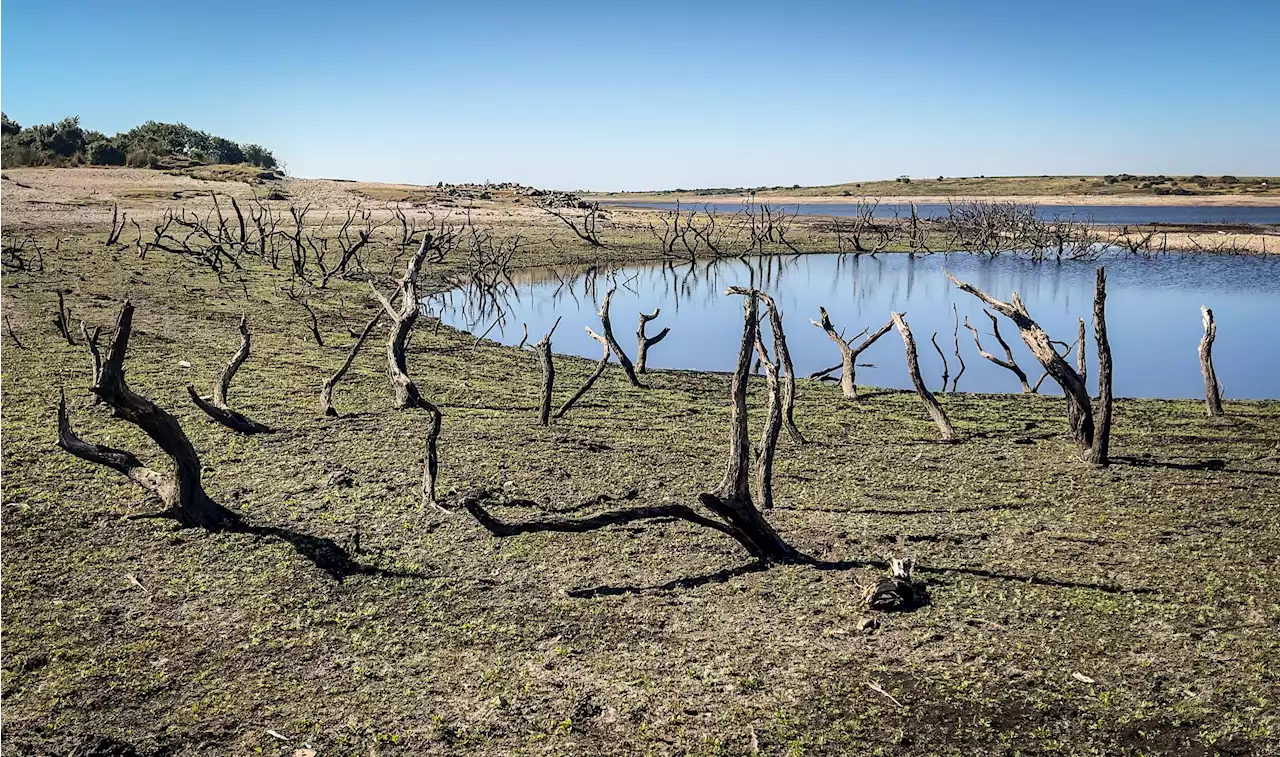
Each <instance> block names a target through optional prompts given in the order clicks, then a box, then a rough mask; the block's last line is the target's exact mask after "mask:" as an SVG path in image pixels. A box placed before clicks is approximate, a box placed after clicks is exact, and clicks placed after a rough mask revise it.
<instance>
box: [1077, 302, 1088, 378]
mask: <svg viewBox="0 0 1280 757" xmlns="http://www.w3.org/2000/svg"><path fill="white" fill-rule="evenodd" d="M1085 338H1086V337H1085V331H1084V319H1083V318H1081V319H1080V325H1079V327H1078V328H1077V329H1076V344H1079V345H1080V349H1078V350H1076V373H1079V374H1080V383H1082V384H1084V385H1085V386H1088V385H1089V365H1088V360H1086V359H1085V354H1084V345H1085V344H1086V342H1085Z"/></svg>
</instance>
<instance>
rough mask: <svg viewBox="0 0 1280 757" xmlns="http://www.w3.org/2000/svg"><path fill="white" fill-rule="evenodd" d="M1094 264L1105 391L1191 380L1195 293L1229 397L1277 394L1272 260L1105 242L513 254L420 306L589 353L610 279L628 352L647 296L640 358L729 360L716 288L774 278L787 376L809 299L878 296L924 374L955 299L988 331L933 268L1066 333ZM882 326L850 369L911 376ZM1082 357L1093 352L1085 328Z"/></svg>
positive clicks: (977, 374) (988, 371)
mask: <svg viewBox="0 0 1280 757" xmlns="http://www.w3.org/2000/svg"><path fill="white" fill-rule="evenodd" d="M1097 265H1106V266H1107V272H1108V287H1107V289H1108V296H1107V323H1108V328H1109V335H1110V337H1111V344H1112V350H1113V352H1114V355H1115V365H1116V373H1115V390H1116V393H1117V395H1120V396H1129V397H1199V396H1201V395H1202V393H1203V382H1202V379H1201V377H1200V366H1199V361H1198V358H1197V356H1196V347H1197V344H1198V343H1199V339H1200V334H1201V325H1200V311H1199V308H1200V305H1202V304H1203V305H1208V306H1210V307H1212V308H1213V309H1214V313H1215V314H1216V316H1217V318H1218V323H1219V328H1218V339H1217V342H1216V343H1215V345H1214V361H1215V364H1216V365H1217V368H1218V374H1219V377H1220V378H1221V379H1222V382H1223V384H1224V386H1225V389H1226V396H1227V397H1228V398H1236V399H1244V398H1280V378H1277V376H1280V344H1278V343H1277V340H1276V339H1275V338H1274V337H1273V336H1272V335H1271V331H1270V329H1271V328H1272V327H1273V325H1274V324H1275V323H1277V322H1278V321H1280V259H1275V258H1263V257H1238V256H1210V255H1169V256H1164V257H1161V258H1158V259H1144V258H1140V257H1135V256H1121V255H1108V256H1106V257H1104V258H1103V259H1102V260H1100V261H1098V262H1096V263H1094V262H1079V261H1075V262H1063V263H1035V262H1032V261H1029V260H1025V259H1019V258H1016V257H1012V256H1003V257H999V258H994V259H992V258H986V257H981V256H976V255H969V254H963V253H956V254H950V255H946V254H938V255H925V256H908V255H901V254H898V255H882V256H876V257H870V256H865V255H863V256H857V255H826V254H824V255H786V256H764V257H757V258H749V259H746V260H740V259H722V260H712V261H697V262H695V263H689V262H682V263H676V262H671V261H666V262H662V263H652V264H648V265H636V266H629V267H626V268H611V267H603V266H599V265H592V266H568V267H557V268H543V269H524V270H520V271H517V272H514V273H512V274H511V275H510V276H509V277H504V278H503V280H501V281H490V282H485V283H483V284H480V283H477V282H459V288H458V289H456V290H454V291H452V292H449V293H447V294H445V295H442V296H441V297H439V298H436V299H433V300H432V301H430V302H428V303H427V306H428V308H429V309H431V310H433V311H435V312H440V313H441V314H442V315H443V318H444V320H445V322H446V323H449V324H450V325H453V326H456V327H458V328H462V329H466V330H468V331H472V332H474V333H477V334H478V333H481V332H483V331H484V330H485V329H487V328H488V327H489V326H490V325H492V324H494V323H495V322H497V326H496V327H495V328H494V329H493V331H492V332H490V334H489V337H490V338H493V339H497V340H498V341H501V342H504V343H507V344H516V343H518V342H519V341H520V338H521V336H522V325H523V324H526V323H527V324H528V329H529V335H530V339H531V341H533V340H536V339H537V338H538V337H539V336H540V335H541V334H543V333H545V332H546V330H547V329H549V328H550V327H551V324H552V323H553V322H554V321H555V319H556V318H557V317H563V318H564V321H565V323H564V325H565V326H570V327H571V328H567V329H566V328H561V329H560V330H559V331H558V332H557V337H556V340H555V349H556V351H557V352H560V353H569V354H575V355H582V356H584V357H590V358H592V359H594V358H596V357H597V356H598V352H599V345H598V344H596V343H595V342H594V341H592V340H591V339H590V338H589V337H588V336H587V334H586V332H585V331H584V330H583V329H582V327H583V326H592V327H593V328H594V327H596V326H597V325H598V323H599V321H598V319H597V317H596V312H595V311H596V309H597V308H598V307H599V302H600V300H601V299H602V298H603V297H604V294H605V292H607V291H608V290H609V289H610V288H613V287H616V288H617V290H618V291H617V294H615V295H614V298H613V309H612V315H613V323H614V331H615V334H616V335H617V337H618V340H619V341H620V342H621V343H622V344H623V346H624V347H625V348H628V351H633V350H634V345H635V340H634V338H633V337H632V336H631V334H632V333H633V328H634V326H633V324H636V323H637V321H638V316H639V313H640V311H641V310H643V311H645V312H652V310H653V309H654V308H655V307H657V308H661V309H662V314H661V316H660V318H659V319H658V320H657V321H656V322H655V323H654V327H655V328H660V327H662V326H670V327H671V334H670V335H669V336H668V337H667V338H666V339H665V340H664V341H663V342H662V343H661V344H659V345H658V346H656V347H655V348H654V350H653V352H652V354H651V355H650V356H649V365H650V367H652V368H688V369H697V370H714V371H725V370H728V369H729V368H731V367H732V364H733V360H734V357H735V356H736V351H737V347H738V341H737V340H738V339H739V337H740V334H741V322H740V321H741V313H740V307H739V306H738V305H737V304H736V302H735V301H732V300H730V299H729V298H726V297H725V296H724V290H725V287H728V286H732V285H741V286H757V287H760V288H762V289H764V290H766V291H768V292H770V293H771V294H772V295H773V296H774V297H775V299H776V300H777V301H778V304H779V306H780V307H781V309H782V311H783V314H784V317H785V319H786V325H787V332H788V333H787V338H788V342H789V344H790V347H791V352H792V356H793V358H794V360H795V364H796V372H797V373H798V374H799V375H801V376H803V375H807V374H808V373H810V372H812V371H816V370H820V369H823V368H827V367H829V366H830V365H832V364H833V363H836V362H838V357H839V356H838V354H837V352H836V350H835V347H834V345H832V344H831V342H830V341H829V340H828V339H827V337H826V335H825V334H824V333H823V332H822V331H821V330H820V329H817V328H814V327H813V326H812V325H811V324H810V323H809V319H810V318H817V314H818V307H819V306H823V307H825V308H826V309H827V311H828V312H829V313H830V314H831V319H832V321H833V322H834V323H835V325H836V327H837V328H839V329H843V330H845V332H846V333H847V334H848V335H853V334H856V333H858V332H859V331H861V330H862V329H863V328H866V327H872V328H875V327H878V326H879V325H880V324H882V323H884V322H885V320H887V319H888V317H889V313H890V311H892V310H897V311H900V312H902V311H905V312H906V313H907V320H908V322H909V323H910V324H911V325H912V328H913V331H914V332H915V334H916V339H917V341H918V343H919V344H920V360H921V370H922V372H923V373H924V375H925V378H926V381H927V382H928V383H929V384H930V387H931V388H935V389H936V388H937V387H938V384H939V381H940V379H941V373H942V360H941V358H939V357H938V355H937V353H936V352H934V351H933V349H932V346H931V345H929V344H928V342H929V338H930V336H931V335H932V334H933V332H935V331H936V332H938V343H939V344H940V345H942V347H943V349H944V350H945V351H946V352H947V355H948V358H949V359H953V358H952V355H951V352H952V350H953V344H952V339H953V337H952V332H953V329H954V327H955V323H954V321H953V315H952V303H955V304H956V305H957V307H958V310H959V317H960V319H962V320H963V318H964V317H965V316H966V315H967V316H968V317H969V320H970V322H972V323H973V324H974V325H975V326H977V327H978V328H979V329H980V330H981V331H982V332H983V334H984V335H985V334H986V333H988V330H989V322H988V320H987V318H986V317H985V316H983V315H982V309H981V307H980V303H979V302H978V301H977V300H976V299H975V298H973V297H970V296H969V295H966V294H964V293H963V292H960V291H958V290H956V289H955V287H954V286H952V285H951V284H950V282H948V281H947V279H946V277H945V276H943V274H942V271H941V269H942V268H943V267H945V268H947V269H948V270H950V271H951V272H952V273H953V274H955V275H956V276H957V277H958V278H960V279H962V280H965V281H968V282H969V283H971V284H974V285H975V286H977V287H979V288H981V289H983V290H985V291H987V292H989V293H991V294H992V295H993V296H995V297H999V298H1002V299H1007V298H1008V297H1009V294H1010V293H1011V292H1012V291H1015V290H1016V291H1017V292H1018V293H1019V294H1021V295H1022V298H1023V300H1024V301H1025V302H1026V303H1027V307H1028V308H1029V309H1030V311H1031V314H1032V316H1033V317H1034V318H1036V319H1037V320H1038V321H1039V322H1040V324H1041V325H1042V326H1044V327H1045V330H1046V331H1048V332H1049V334H1050V336H1052V337H1054V338H1055V339H1061V340H1064V341H1067V342H1070V341H1073V340H1074V338H1075V333H1076V321H1077V319H1078V318H1085V319H1086V322H1088V323H1090V324H1091V321H1092V315H1091V314H1092V303H1093V279H1094V269H1095V267H1096V266H1097ZM1001 330H1002V332H1003V333H1004V334H1005V335H1006V339H1007V340H1008V341H1009V342H1010V344H1011V345H1012V346H1013V348H1014V354H1015V357H1016V358H1017V360H1018V363H1019V364H1020V365H1021V366H1022V367H1023V369H1024V370H1025V371H1026V372H1027V373H1028V374H1029V375H1031V377H1032V380H1033V381H1034V379H1035V377H1037V376H1039V375H1040V373H1041V369H1040V366H1039V364H1038V363H1037V362H1036V361H1035V359H1034V358H1033V357H1031V354H1030V352H1029V351H1028V350H1027V349H1026V347H1025V346H1024V345H1023V344H1022V343H1021V340H1019V339H1018V338H1017V329H1016V328H1014V327H1013V325H1012V324H1009V323H1007V321H1006V322H1002V324H1001ZM1090 331H1092V328H1090ZM893 336H894V335H893V334H890V335H887V336H886V337H885V338H883V339H881V340H880V341H879V342H877V343H876V344H875V345H874V346H873V347H871V348H870V349H869V350H867V351H866V352H865V353H863V355H862V357H861V361H862V362H864V363H870V364H871V365H870V366H869V367H866V368H860V369H859V371H858V381H859V383H860V384H871V385H876V386H889V387H897V388H909V387H910V380H909V379H908V377H907V375H906V368H905V361H904V358H903V353H902V344H901V342H900V341H899V340H897V339H895V338H893ZM960 336H961V339H960V349H961V351H962V354H963V355H964V357H965V362H966V364H967V365H968V370H967V371H966V372H965V374H964V378H963V379H962V381H961V384H960V389H961V390H962V391H970V392H1012V391H1018V384H1017V379H1016V378H1015V377H1014V376H1013V374H1012V373H1010V372H1008V371H1006V370H1004V369H1003V368H1000V367H998V366H995V365H992V364H990V363H988V362H987V361H985V360H982V359H981V358H979V357H978V356H977V354H976V352H975V350H974V346H973V340H972V338H971V337H970V336H969V335H968V334H967V333H966V332H965V331H964V330H963V329H961V330H960ZM986 341H987V340H986V339H984V345H985V343H986ZM988 348H989V349H990V347H988ZM1088 356H1089V358H1090V362H1091V364H1092V363H1093V362H1094V360H1093V358H1094V346H1093V344H1092V340H1091V341H1090V345H1089V350H1088ZM1091 367H1092V365H1091ZM1050 384H1051V382H1046V384H1045V387H1046V388H1045V390H1044V391H1049V387H1050ZM1053 390H1054V391H1056V387H1053Z"/></svg>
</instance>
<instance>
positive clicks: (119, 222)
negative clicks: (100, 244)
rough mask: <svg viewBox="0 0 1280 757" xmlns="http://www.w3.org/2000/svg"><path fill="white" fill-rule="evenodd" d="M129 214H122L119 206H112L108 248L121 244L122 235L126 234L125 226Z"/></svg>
mask: <svg viewBox="0 0 1280 757" xmlns="http://www.w3.org/2000/svg"><path fill="white" fill-rule="evenodd" d="M128 217H129V214H128V213H121V212H120V206H119V205H112V206H111V231H109V232H107V246H108V247H114V246H115V245H116V244H118V243H119V242H120V235H121V234H123V233H124V225H125V223H126V219H127V218H128Z"/></svg>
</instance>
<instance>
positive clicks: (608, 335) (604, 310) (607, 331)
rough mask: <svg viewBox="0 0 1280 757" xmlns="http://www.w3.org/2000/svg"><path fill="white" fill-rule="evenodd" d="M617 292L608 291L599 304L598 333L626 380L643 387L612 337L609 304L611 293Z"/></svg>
mask: <svg viewBox="0 0 1280 757" xmlns="http://www.w3.org/2000/svg"><path fill="white" fill-rule="evenodd" d="M616 291H618V288H617V287H614V288H612V289H610V290H609V291H608V292H606V293H605V295H604V302H602V303H600V312H599V313H597V315H599V316H600V331H601V333H602V334H604V338H605V341H606V342H607V343H608V345H609V349H610V350H612V351H613V354H614V356H615V357H617V358H618V365H621V366H622V370H623V371H626V374H627V380H628V381H630V382H631V385H632V386H640V387H642V386H644V385H643V384H641V383H640V379H639V378H638V377H636V368H635V366H634V365H632V364H631V358H629V357H627V353H625V352H623V351H622V345H620V344H618V340H617V339H615V338H614V336H613V322H612V321H611V320H610V319H609V302H610V300H612V299H613V293H614V292H616Z"/></svg>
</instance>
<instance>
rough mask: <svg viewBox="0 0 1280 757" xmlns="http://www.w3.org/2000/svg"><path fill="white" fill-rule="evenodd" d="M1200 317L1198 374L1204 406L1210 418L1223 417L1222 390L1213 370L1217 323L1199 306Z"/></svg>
mask: <svg viewBox="0 0 1280 757" xmlns="http://www.w3.org/2000/svg"><path fill="white" fill-rule="evenodd" d="M1200 317H1201V320H1203V321H1204V336H1203V337H1201V339H1200V372H1201V373H1202V374H1204V405H1205V410H1206V412H1208V414H1209V415H1211V416H1219V415H1224V413H1223V410H1222V390H1221V387H1220V386H1219V385H1218V374H1217V373H1216V372H1215V371H1214V370H1213V340H1215V339H1217V338H1218V323H1217V321H1215V320H1214V319H1213V311H1212V310H1210V309H1209V308H1207V307H1205V306H1204V305H1201V306H1200Z"/></svg>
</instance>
